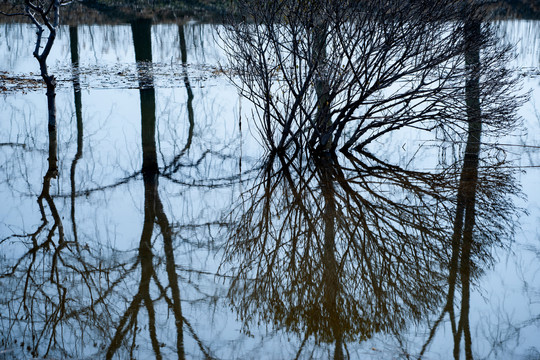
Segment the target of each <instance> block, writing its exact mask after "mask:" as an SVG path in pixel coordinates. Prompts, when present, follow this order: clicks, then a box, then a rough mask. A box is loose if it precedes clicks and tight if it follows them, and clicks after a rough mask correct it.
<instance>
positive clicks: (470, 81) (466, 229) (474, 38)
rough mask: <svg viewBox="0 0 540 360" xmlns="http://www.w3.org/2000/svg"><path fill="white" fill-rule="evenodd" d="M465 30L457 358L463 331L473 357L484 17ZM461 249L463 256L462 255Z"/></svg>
mask: <svg viewBox="0 0 540 360" xmlns="http://www.w3.org/2000/svg"><path fill="white" fill-rule="evenodd" d="M464 31H465V33H464V37H465V42H466V46H467V50H466V53H465V63H466V67H467V70H468V71H469V74H468V77H467V80H466V84H465V101H466V105H467V120H468V125H469V126H468V137H467V145H466V147H465V155H464V160H463V169H462V172H461V179H460V185H459V189H458V195H457V208H456V218H455V221H454V234H453V237H452V259H451V264H450V277H449V284H450V289H449V292H448V303H447V309H448V311H449V313H450V317H451V320H452V331H453V333H454V358H455V359H459V353H460V342H461V337H462V335H463V337H464V340H465V357H466V359H468V360H469V359H472V350H471V345H472V340H471V333H470V326H469V302H470V270H471V246H472V243H473V231H474V226H475V202H476V186H477V182H478V163H479V153H480V138H481V133H482V119H481V108H480V100H479V98H480V87H479V75H478V70H479V69H478V67H479V65H480V50H479V46H478V41H479V39H480V38H481V29H480V21H478V20H475V19H468V20H467V21H466V23H465V28H464ZM460 253H461V257H460V256H459V255H460ZM458 267H459V270H458ZM458 271H459V275H460V278H461V287H462V296H461V310H460V317H459V324H458V326H457V327H456V325H455V320H454V309H453V308H454V304H453V302H454V294H455V287H456V283H457V277H458Z"/></svg>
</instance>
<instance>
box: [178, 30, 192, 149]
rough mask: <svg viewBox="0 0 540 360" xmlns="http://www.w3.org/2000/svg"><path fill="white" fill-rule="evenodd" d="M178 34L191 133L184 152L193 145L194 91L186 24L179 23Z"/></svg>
mask: <svg viewBox="0 0 540 360" xmlns="http://www.w3.org/2000/svg"><path fill="white" fill-rule="evenodd" d="M178 34H179V35H180V51H181V52H182V67H183V69H184V85H185V86H186V91H187V111H188V120H189V133H188V139H187V141H186V146H185V147H184V150H182V152H185V151H186V150H188V149H189V148H190V146H191V140H192V138H193V126H194V119H193V91H192V90H191V84H190V83H189V78H188V74H187V47H186V35H185V33H184V25H178Z"/></svg>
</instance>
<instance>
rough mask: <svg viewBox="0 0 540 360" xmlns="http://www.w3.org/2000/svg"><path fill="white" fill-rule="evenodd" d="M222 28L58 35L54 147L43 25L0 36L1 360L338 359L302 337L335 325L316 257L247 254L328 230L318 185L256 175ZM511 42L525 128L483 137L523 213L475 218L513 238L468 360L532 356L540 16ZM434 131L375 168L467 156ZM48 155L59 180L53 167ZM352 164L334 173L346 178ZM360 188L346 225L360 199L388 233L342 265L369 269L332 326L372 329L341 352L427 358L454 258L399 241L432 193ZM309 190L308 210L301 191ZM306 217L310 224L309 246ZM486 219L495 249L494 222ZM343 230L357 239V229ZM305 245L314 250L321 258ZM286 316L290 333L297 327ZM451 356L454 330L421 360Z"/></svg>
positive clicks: (118, 28) (536, 318) (496, 265)
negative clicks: (42, 69)
mask: <svg viewBox="0 0 540 360" xmlns="http://www.w3.org/2000/svg"><path fill="white" fill-rule="evenodd" d="M219 33H220V26H218V25H209V24H199V23H187V24H181V25H177V24H150V23H145V22H140V23H134V24H133V25H114V26H113V25H110V26H86V25H85V26H72V27H62V28H61V29H60V34H59V37H58V39H57V41H56V43H55V45H54V48H53V53H52V54H51V56H50V58H49V61H48V63H49V65H50V73H52V74H55V76H56V77H57V78H58V80H59V81H58V88H57V96H56V106H57V113H58V127H57V134H51V133H50V132H48V129H47V102H46V96H45V90H44V89H43V88H42V87H41V86H40V85H39V84H40V83H39V80H40V79H39V77H38V76H37V74H38V73H39V68H38V65H37V61H36V60H35V59H34V58H33V57H32V53H31V52H32V50H33V44H34V36H35V30H34V28H33V27H32V26H31V25H28V24H2V25H0V76H2V78H0V79H1V81H2V83H0V88H1V89H2V90H0V91H1V92H0V199H2V202H3V206H2V207H1V208H0V271H1V274H2V276H1V277H0V359H12V358H31V357H32V356H33V355H35V354H36V353H37V354H38V357H43V356H45V354H48V356H49V357H51V358H85V359H86V358H88V359H94V358H105V357H106V356H109V355H112V354H114V355H115V356H116V357H117V358H121V359H124V358H131V357H132V358H151V357H159V356H162V357H163V358H176V357H178V355H177V354H179V353H182V352H185V354H186V357H187V358H194V359H201V358H205V357H206V358H216V359H251V358H262V359H290V358H295V357H298V358H306V359H307V358H320V359H326V358H329V357H331V356H333V352H334V344H333V342H334V339H331V338H324V336H323V338H322V340H321V341H316V340H314V339H313V337H309V336H305V332H304V330H303V325H302V324H305V323H309V322H310V321H312V322H314V323H317V322H318V321H319V322H320V323H321V324H322V325H321V324H319V325H318V326H319V327H320V332H321V333H322V334H326V333H329V331H327V329H325V326H327V327H330V326H331V325H329V324H326V325H325V324H323V323H324V321H320V319H319V318H318V317H323V316H322V315H320V314H319V312H321V313H322V312H324V309H321V307H322V305H321V304H322V303H323V302H324V300H323V299H322V297H321V296H322V295H321V290H320V289H319V286H318V284H317V279H320V278H319V277H318V276H322V277H323V278H324V276H325V275H321V274H320V271H319V270H320V267H321V266H322V265H321V264H322V263H325V261H326V260H325V259H326V258H325V257H324V256H325V255H324V254H323V255H320V254H321V253H322V250H321V251H314V252H313V253H312V255H310V256H309V257H306V258H305V259H300V260H299V263H298V265H297V266H298V268H294V269H292V268H288V267H287V266H290V264H288V263H287V262H286V261H280V259H283V258H286V257H287V253H286V251H287V249H288V247H286V246H284V247H280V246H275V247H272V246H270V245H266V243H265V245H262V246H261V247H260V248H257V249H252V248H251V249H248V248H247V247H245V244H242V242H241V240H242V239H247V238H250V235H249V234H250V232H253V235H252V236H253V237H256V236H258V233H257V229H259V228H262V227H265V226H267V227H269V228H271V229H277V230H281V231H277V232H270V233H277V234H278V235H276V236H275V238H273V239H269V240H268V242H269V243H270V242H273V243H278V244H279V243H281V242H283V243H287V244H288V243H294V244H296V239H301V238H302V239H303V238H307V239H317V238H318V237H317V236H318V235H317V234H316V233H317V231H320V232H321V233H322V232H324V226H323V225H324V224H327V223H326V221H327V219H326V218H325V217H324V216H319V217H318V214H319V215H320V214H323V215H324V211H322V210H321V205H320V203H319V202H320V199H321V197H325V196H327V194H326V193H319V192H318V191H319V190H320V187H321V186H322V185H321V184H322V181H323V180H320V181H321V183H318V184H316V185H313V186H311V185H309V184H310V182H311V181H312V178H313V176H315V175H313V174H310V173H309V170H306V171H307V173H305V172H301V171H299V170H298V168H297V167H295V166H292V168H291V170H290V171H286V172H285V173H279V174H277V175H275V176H274V175H272V176H269V175H268V174H267V173H266V172H265V171H264V168H265V164H266V163H267V161H268V159H266V158H265V151H264V150H263V148H262V146H261V141H260V133H259V130H258V127H257V126H256V122H255V121H254V120H253V119H252V116H251V114H252V112H251V107H250V104H249V102H248V101H247V100H245V99H241V98H240V96H239V95H238V91H237V89H236V88H235V87H234V86H233V85H232V84H231V83H230V81H229V79H228V78H227V76H226V74H225V72H226V71H227V70H226V69H227V65H226V64H227V58H226V56H225V55H224V52H223V50H222V47H221V45H220V44H221V40H220V37H219V36H218V35H219ZM500 33H501V35H502V36H503V37H504V39H505V40H506V41H509V42H511V43H516V44H517V45H516V51H517V56H516V60H515V61H516V64H512V66H515V67H517V68H518V73H519V74H520V76H521V77H522V80H523V91H524V92H525V91H527V90H528V89H532V92H531V97H530V100H529V101H528V102H527V103H526V104H525V105H524V106H523V107H522V109H521V110H520V114H521V115H522V117H523V127H520V128H516V129H515V131H513V133H512V134H510V135H508V136H506V137H505V138H499V139H490V140H486V141H490V142H491V141H492V142H495V141H497V142H498V144H499V145H498V148H499V149H500V150H501V151H496V152H493V153H491V154H490V155H488V156H500V157H501V158H504V159H506V160H509V161H510V160H511V162H508V163H505V164H504V168H505V169H506V170H515V173H514V177H513V179H514V180H512V183H509V181H510V180H509V178H503V177H501V178H500V179H501V180H500V181H501V183H500V184H499V185H500V186H501V188H500V190H498V189H497V187H495V188H490V189H488V190H489V191H488V190H486V193H494V194H497V191H504V192H506V191H508V188H509V187H511V186H513V185H515V186H517V187H520V188H521V192H522V194H523V195H524V196H519V195H518V196H515V197H511V198H510V200H511V201H512V203H513V204H514V205H515V206H516V208H522V209H523V211H521V210H519V209H516V210H515V211H513V210H510V209H509V208H501V209H489V208H482V206H486V207H487V206H490V205H489V204H491V203H490V202H489V201H487V200H486V201H485V202H484V201H482V200H481V199H480V200H479V201H478V203H479V205H478V206H479V207H480V209H479V210H478V213H479V215H478V216H479V219H487V220H489V218H490V217H497V215H498V214H503V213H504V214H506V212H508V214H507V215H505V216H508V221H506V222H503V223H502V226H503V227H505V229H502V230H501V229H499V230H501V231H500V232H502V233H504V232H505V231H506V230H509V229H510V227H512V226H515V234H514V235H513V236H511V237H510V238H508V237H503V239H504V241H503V242H502V243H500V244H497V246H492V247H488V248H489V249H488V250H487V253H486V254H484V255H485V256H486V258H487V257H488V255H490V256H492V257H493V260H490V261H487V262H486V263H485V262H483V261H482V260H485V259H479V260H478V265H477V266H478V273H481V274H479V275H478V276H477V277H475V278H474V281H473V283H472V289H473V290H472V295H471V299H470V306H471V311H470V331H471V336H472V341H473V349H474V352H475V358H478V359H481V358H487V359H491V358H500V359H510V358H515V359H540V345H538V344H539V342H538V339H539V338H540V279H539V274H540V255H539V254H540V236H539V234H540V228H539V224H540V191H539V188H538V187H539V185H540V180H539V179H540V172H539V170H538V169H539V166H540V22H538V21H536V22H535V21H508V22H504V23H502V24H501V29H500ZM8 78H9V79H8ZM36 80H37V82H36ZM430 136H431V135H426V134H420V133H418V134H417V133H414V132H402V133H399V132H398V133H396V134H394V135H392V136H390V137H389V138H388V139H387V140H386V142H384V143H380V144H379V145H378V146H379V148H378V149H377V152H378V156H379V157H380V158H382V159H385V160H388V159H394V160H398V161H401V160H400V159H408V162H407V165H408V166H410V168H411V169H417V170H426V169H431V168H433V167H435V166H436V164H437V163H438V162H441V161H442V162H444V161H445V160H444V159H446V158H450V157H452V156H458V157H459V150H460V149H461V148H460V147H459V146H458V147H455V146H453V145H448V144H446V145H445V144H442V145H438V144H435V143H434V142H433V140H434V139H433V138H431V137H430ZM54 138H55V139H57V140H56V146H53V147H52V148H51V146H50V145H51V143H54V141H52V140H51V139H54ZM434 144H435V145H434ZM453 151H454V152H455V151H457V154H458V155H455V153H454V154H453V153H452V152H453ZM54 154H56V157H57V163H56V166H57V170H58V171H57V174H56V173H54V174H53V173H51V172H50V171H49V170H51V161H52V159H53V158H55V155H54ZM452 154H453V155H452ZM441 159H442V160H441ZM297 165H298V164H297ZM325 166H326V165H324V164H322V165H321V166H320V167H318V169H319V170H318V171H320V169H321V168H322V169H325ZM348 166H350V164H348V163H347V165H344V166H343V168H340V169H341V171H343V172H344V173H347V174H348V173H350V172H351V169H350V168H349V167H348ZM306 169H309V166H307V167H306ZM386 170H387V171H390V169H386ZM496 170H499V169H496ZM496 170H494V173H497V172H496ZM325 171H326V170H325ZM325 171H322V173H321V174H323V175H320V176H321V178H323V179H324V174H325V173H326V172H325ZM327 171H330V172H333V171H337V170H336V169H334V168H331V169H329V170H327ZM497 174H498V173H497ZM368 175H369V176H368ZM368 175H366V176H362V177H360V176H357V177H352V176H350V177H349V178H348V179H353V180H354V183H353V180H351V184H353V186H352V187H353V189H351V190H350V191H353V190H354V193H348V191H349V188H348V187H347V185H346V184H339V186H340V187H339V189H337V190H336V193H339V191H341V190H342V193H343V194H345V195H344V196H343V197H342V198H338V199H337V200H336V201H337V204H338V205H337V208H339V209H345V210H343V214H346V216H350V219H349V218H347V217H345V215H343V217H341V218H338V220H336V222H338V223H343V224H350V223H353V222H354V221H353V219H354V218H358V217H362V216H364V215H365V214H364V215H362V213H361V212H360V211H359V210H358V209H357V208H355V203H354V202H353V200H354V199H356V198H357V197H358V198H362V199H366V201H368V202H369V203H370V204H372V206H373V209H378V210H377V211H375V210H374V211H373V213H372V214H371V213H369V212H368V214H367V215H365V216H367V217H366V219H367V220H366V221H367V222H369V223H370V224H372V225H373V226H377V229H378V231H380V232H381V234H383V235H384V236H383V235H381V238H385V239H386V238H387V239H388V240H387V241H382V242H381V243H369V242H368V243H367V244H368V245H364V247H361V248H362V249H364V250H363V251H365V253H363V254H360V255H358V256H357V257H355V256H351V257H349V259H350V258H352V259H360V260H358V261H357V263H355V262H354V261H350V263H347V264H345V265H344V267H348V268H349V276H350V274H353V275H354V276H350V278H348V277H344V279H345V280H344V281H350V282H349V283H346V285H345V288H347V286H348V287H349V289H354V291H353V290H350V291H349V290H348V289H346V290H345V291H344V293H345V295H346V296H345V298H347V296H351V297H352V298H347V299H348V300H347V301H350V304H353V305H351V306H350V307H347V306H345V305H344V306H343V308H342V309H341V311H340V315H339V317H340V319H341V318H343V319H342V320H340V321H342V322H343V323H344V324H349V322H351V323H353V324H356V326H363V325H359V324H360V323H362V324H364V323H365V324H367V325H365V326H366V328H371V330H369V331H362V330H359V331H358V334H360V335H359V336H358V337H357V338H356V339H352V340H350V341H349V340H348V339H345V343H346V346H345V350H346V352H347V354H349V356H350V358H352V359H357V358H367V359H390V358H406V357H407V355H410V356H411V358H416V357H417V356H418V354H419V353H420V351H421V349H422V347H423V345H424V344H425V343H426V341H427V339H428V337H429V335H430V329H431V328H432V327H433V324H434V322H435V321H436V320H437V318H438V316H439V314H440V312H441V310H442V308H441V307H442V305H441V301H440V298H441V297H442V296H444V293H445V291H446V290H445V289H446V287H447V286H448V282H447V279H446V278H445V277H444V276H445V275H444V274H445V272H444V271H443V270H441V269H443V268H444V267H445V260H444V256H443V255H444V254H446V253H447V251H446V250H445V248H444V244H440V243H437V242H430V241H427V242H425V243H424V242H422V245H421V246H420V247H418V246H419V245H418V244H416V243H413V240H414V239H411V238H409V237H408V236H407V234H406V233H404V234H399V233H395V231H394V230H395V229H396V228H398V226H397V225H396V224H400V223H401V224H400V226H402V227H403V228H405V229H407V228H408V229H414V228H415V226H416V223H415V220H414V217H413V218H412V219H407V220H405V217H400V215H399V211H402V209H403V208H402V207H401V206H399V205H403V206H405V207H407V206H409V207H412V206H413V202H412V200H410V199H409V198H408V196H411V194H412V191H411V189H410V186H411V185H410V184H411V183H415V182H416V181H418V182H422V184H423V185H422V186H427V187H430V186H432V185H431V184H430V183H429V182H427V181H426V180H425V179H424V180H419V179H414V178H409V177H408V176H412V175H411V174H403V173H392V172H384V173H381V174H380V175H377V176H373V174H368ZM501 176H502V175H501ZM306 179H309V180H306ZM306 184H308V185H306ZM439 186H440V184H439ZM304 188H306V189H308V190H306V191H305V193H303V195H302V196H301V197H302V200H303V201H305V203H303V204H302V205H301V206H299V205H298V204H297V203H295V201H294V200H292V199H293V197H294V196H296V195H293V193H294V192H295V191H296V190H298V189H304ZM436 188H437V187H436V186H435V185H433V189H436ZM438 191H452V187H449V188H440V189H439V190H438ZM409 193H410V194H409ZM358 194H361V195H360V196H358ZM381 194H382V195H384V196H382V195H381ZM504 195H506V194H503V196H502V197H504ZM426 196H427V197H429V196H431V195H429V194H428V195H426ZM382 197H384V198H385V199H391V200H392V201H391V202H390V201H386V200H385V201H382V200H381V198H382ZM347 199H348V200H347ZM351 199H352V200H351ZM392 204H393V205H392ZM507 205H508V204H507ZM393 206H395V208H394V207H393ZM298 208H301V209H304V210H302V211H300V210H298ZM294 209H296V210H294ZM306 214H309V215H306ZM370 216H371V217H370ZM487 220H486V221H487ZM303 222H313V224H314V225H313V227H310V229H311V228H314V229H316V231H315V234H311V235H310V234H306V232H308V230H306V229H307V228H305V227H303V225H302V224H303ZM488 222H489V221H488ZM493 223H494V224H495V225H496V224H497V221H495V220H494V221H493ZM423 224H425V223H421V224H420V226H423ZM431 225H432V226H433V227H434V228H435V227H437V225H441V224H431ZM482 225H483V224H480V225H479V230H478V231H482V232H484V235H486V234H487V235H486V237H487V238H489V236H490V233H489V231H491V228H490V226H491V223H489V224H488V223H486V225H485V226H482ZM495 225H493V226H495ZM441 226H442V225H441ZM340 229H342V231H343V233H342V234H340V236H345V237H346V236H347V235H346V234H347V233H348V231H350V232H351V233H354V232H355V231H357V229H356V230H355V229H353V228H349V227H347V225H343V226H342V227H340ZM493 232H494V233H496V232H497V231H496V230H493ZM239 234H240V235H239ZM310 236H312V237H310ZM351 236H356V237H357V238H358V239H360V240H359V241H365V239H364V240H362V236H360V235H351ZM295 246H296V245H295ZM298 246H302V247H303V250H304V251H306V253H308V252H307V248H309V246H313V247H314V248H317V247H318V246H321V244H318V243H317V242H316V241H315V242H313V243H310V242H309V241H305V242H301V243H300V245H298ZM317 254H319V255H320V256H319V257H317ZM484 255H482V252H480V256H479V257H481V256H484ZM344 258H345V257H344ZM325 264H326V263H325ZM394 264H398V265H394ZM326 265H327V264H326ZM246 269H248V270H249V271H248V270H246ZM254 274H256V275H257V276H255V277H253V276H254ZM366 274H367V275H366ZM374 279H377V280H376V281H379V282H380V283H379V284H372V282H374V281H375V280H374ZM445 281H446V283H445ZM298 284H300V285H298ZM289 288H295V289H296V288H301V289H302V292H301V294H304V295H305V294H307V295H306V297H305V298H302V299H300V300H298V299H296V300H295V301H297V302H298V303H300V304H303V306H301V307H300V308H295V309H291V308H289V307H288V306H287V304H289V303H288V301H291V298H296V297H299V296H300V295H298V294H300V293H293V294H291V293H290V291H288V289H289ZM276 289H277V290H276ZM266 291H267V293H266ZM269 294H270V295H269ZM276 294H283V298H279V296H278V297H275V295H276ZM354 296H357V298H354ZM358 302H359V303H362V304H365V307H364V308H362V309H361V310H359V309H358V308H355V307H354V304H357V303H358ZM379 303H384V304H385V305H384V306H382V308H384V309H385V310H384V311H381V309H380V308H379V307H378V306H379V305H378V304H379ZM280 311H281V312H282V313H286V315H283V314H281V315H280ZM289 311H290V312H291V313H294V314H295V315H292V316H289V313H288V312H289ZM414 311H416V312H417V313H414ZM279 318H281V319H288V321H291V322H292V323H294V322H295V321H297V322H298V324H299V325H298V326H296V331H292V330H291V329H289V330H291V331H285V327H284V325H283V324H282V323H279V322H278V321H276V320H275V319H279ZM314 319H315V320H314ZM317 319H318V320H317ZM274 322H275V323H274ZM330 322H331V321H330ZM179 324H182V325H179ZM373 324H377V325H376V326H375V325H373ZM373 327H374V328H376V330H373V329H372V328H373ZM292 328H293V330H294V329H295V327H294V326H292ZM379 330H380V331H379ZM179 344H183V345H182V346H180V345H179ZM182 347H183V349H182ZM452 347H453V340H452V334H451V330H450V325H449V322H448V317H445V318H444V319H443V321H442V323H441V324H440V325H439V326H438V328H437V330H436V331H434V337H433V339H432V341H431V345H430V346H429V347H428V350H427V351H426V354H425V355H424V358H425V359H447V358H449V357H450V354H451V353H452Z"/></svg>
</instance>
